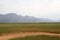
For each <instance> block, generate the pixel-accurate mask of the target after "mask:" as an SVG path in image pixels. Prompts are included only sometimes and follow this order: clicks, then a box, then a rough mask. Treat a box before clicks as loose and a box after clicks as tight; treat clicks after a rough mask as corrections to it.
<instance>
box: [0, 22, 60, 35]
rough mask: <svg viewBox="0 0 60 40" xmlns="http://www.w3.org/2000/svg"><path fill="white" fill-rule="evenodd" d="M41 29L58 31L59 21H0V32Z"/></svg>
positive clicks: (52, 31) (59, 31)
mask: <svg viewBox="0 0 60 40" xmlns="http://www.w3.org/2000/svg"><path fill="white" fill-rule="evenodd" d="M41 31H42V32H51V33H60V23H0V34H3V33H11V32H41Z"/></svg>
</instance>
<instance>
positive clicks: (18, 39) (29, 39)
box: [9, 35, 60, 40]
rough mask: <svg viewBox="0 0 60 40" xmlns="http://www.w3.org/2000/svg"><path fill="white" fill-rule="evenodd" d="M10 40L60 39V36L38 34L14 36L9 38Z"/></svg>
mask: <svg viewBox="0 0 60 40" xmlns="http://www.w3.org/2000/svg"><path fill="white" fill-rule="evenodd" d="M9 40H60V37H57V36H45V35H40V36H39V35H37V36H27V37H24V38H14V39H9Z"/></svg>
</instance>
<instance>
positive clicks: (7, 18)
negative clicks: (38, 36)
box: [0, 13, 52, 23]
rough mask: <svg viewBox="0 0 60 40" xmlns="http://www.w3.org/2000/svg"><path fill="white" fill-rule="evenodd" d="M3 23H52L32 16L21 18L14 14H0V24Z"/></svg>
mask: <svg viewBox="0 0 60 40" xmlns="http://www.w3.org/2000/svg"><path fill="white" fill-rule="evenodd" d="M4 22H52V20H50V19H45V18H36V17H33V16H21V15H17V14H16V13H8V14H5V15H3V14H0V23H4Z"/></svg>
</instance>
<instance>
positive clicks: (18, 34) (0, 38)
mask: <svg viewBox="0 0 60 40" xmlns="http://www.w3.org/2000/svg"><path fill="white" fill-rule="evenodd" d="M34 35H49V36H59V37H60V34H53V33H45V32H15V33H10V34H4V35H2V36H0V40H8V39H12V38H16V37H26V36H34Z"/></svg>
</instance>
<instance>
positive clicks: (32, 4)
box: [0, 0, 60, 19]
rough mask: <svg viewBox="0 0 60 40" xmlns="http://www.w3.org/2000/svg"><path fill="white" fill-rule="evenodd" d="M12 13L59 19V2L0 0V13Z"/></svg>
mask: <svg viewBox="0 0 60 40" xmlns="http://www.w3.org/2000/svg"><path fill="white" fill-rule="evenodd" d="M9 12H14V13H17V14H21V15H29V16H35V17H39V18H40V17H42V18H50V19H57V18H60V15H59V14H60V0H0V13H9Z"/></svg>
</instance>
